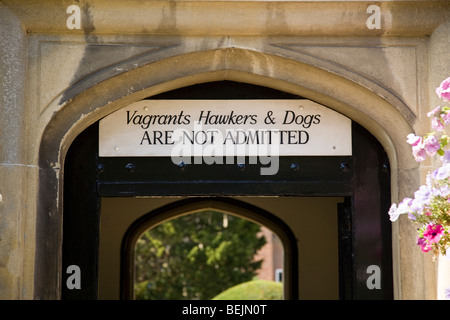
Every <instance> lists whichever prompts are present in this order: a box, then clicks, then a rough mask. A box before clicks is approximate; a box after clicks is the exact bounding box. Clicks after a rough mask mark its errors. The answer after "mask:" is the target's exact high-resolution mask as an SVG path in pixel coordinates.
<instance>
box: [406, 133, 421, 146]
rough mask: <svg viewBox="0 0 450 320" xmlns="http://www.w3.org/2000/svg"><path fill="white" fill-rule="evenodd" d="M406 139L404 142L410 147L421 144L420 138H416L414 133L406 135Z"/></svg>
mask: <svg viewBox="0 0 450 320" xmlns="http://www.w3.org/2000/svg"><path fill="white" fill-rule="evenodd" d="M406 138H407V139H406V142H407V143H408V144H410V145H412V146H417V145H419V144H420V143H422V137H420V136H416V135H415V134H414V133H410V134H408V136H407V137H406Z"/></svg>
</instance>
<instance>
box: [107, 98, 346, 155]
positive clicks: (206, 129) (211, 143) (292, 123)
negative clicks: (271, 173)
mask: <svg viewBox="0 0 450 320" xmlns="http://www.w3.org/2000/svg"><path fill="white" fill-rule="evenodd" d="M99 130H100V132H99V155H100V156H101V157H123V156H131V157H148V156H180V155H183V156H203V157H205V156H210V155H213V156H261V155H271V156H275V155H279V156H348V155H351V153H352V139H351V120H350V119H349V118H347V117H345V116H343V115H342V114H340V113H338V112H336V111H333V110H331V109H329V108H326V107H324V106H322V105H320V104H317V103H315V102H313V101H310V100H141V101H138V102H135V103H132V104H130V105H129V106H127V107H124V108H122V109H120V110H118V111H116V112H114V113H112V114H110V115H108V116H107V117H105V118H103V119H102V120H101V121H100V129H99Z"/></svg>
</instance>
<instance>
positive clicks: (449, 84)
mask: <svg viewBox="0 0 450 320" xmlns="http://www.w3.org/2000/svg"><path fill="white" fill-rule="evenodd" d="M436 94H437V95H438V97H439V98H440V99H443V100H445V101H450V77H449V78H447V79H445V80H444V81H442V82H441V84H440V85H439V87H437V88H436Z"/></svg>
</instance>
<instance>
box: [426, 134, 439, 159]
mask: <svg viewBox="0 0 450 320" xmlns="http://www.w3.org/2000/svg"><path fill="white" fill-rule="evenodd" d="M424 148H425V151H426V152H427V154H428V155H429V156H434V155H435V154H436V152H437V151H438V150H439V149H440V148H441V144H440V142H439V140H438V138H436V137H435V136H434V135H430V136H428V137H427V138H426V139H425V141H424Z"/></svg>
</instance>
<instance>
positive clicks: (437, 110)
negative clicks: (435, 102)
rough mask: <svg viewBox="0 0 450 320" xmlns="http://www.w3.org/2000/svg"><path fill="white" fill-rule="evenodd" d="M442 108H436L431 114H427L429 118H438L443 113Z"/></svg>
mask: <svg viewBox="0 0 450 320" xmlns="http://www.w3.org/2000/svg"><path fill="white" fill-rule="evenodd" d="M441 109H442V108H441V107H436V108H434V109H433V110H431V111H430V112H428V113H427V116H428V118H430V117H431V116H436V115H437V114H438V113H441Z"/></svg>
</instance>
